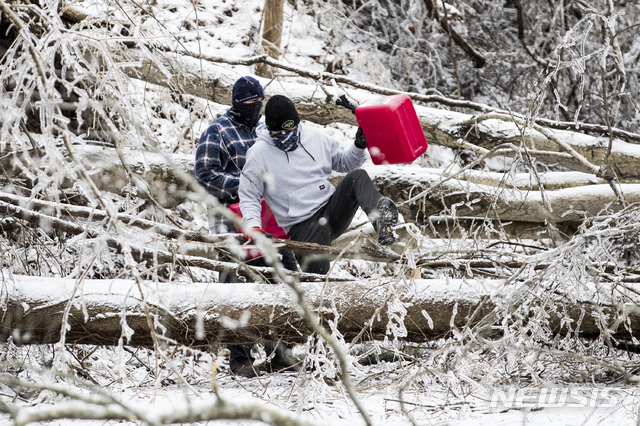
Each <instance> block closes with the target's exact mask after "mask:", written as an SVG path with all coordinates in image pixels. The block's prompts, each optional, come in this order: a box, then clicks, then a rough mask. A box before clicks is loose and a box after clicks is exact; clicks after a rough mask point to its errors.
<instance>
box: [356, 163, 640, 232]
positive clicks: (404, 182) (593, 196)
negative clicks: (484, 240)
mask: <svg viewBox="0 0 640 426" xmlns="http://www.w3.org/2000/svg"><path fill="white" fill-rule="evenodd" d="M367 170H368V171H369V173H370V175H371V176H372V179H373V180H374V182H375V184H376V186H377V187H378V189H379V190H380V192H381V193H383V194H385V195H388V196H391V197H392V198H393V199H394V200H395V201H396V202H397V203H399V204H400V205H399V210H400V212H401V213H402V214H403V216H404V217H405V220H407V221H412V222H416V223H424V221H425V220H426V219H427V218H428V217H429V216H432V215H437V214H439V213H441V212H443V211H444V210H447V214H448V215H451V216H459V217H478V218H483V217H488V218H494V219H500V220H502V221H522V222H534V223H542V222H550V223H562V222H569V221H581V220H583V219H584V218H585V217H594V216H598V215H600V214H605V213H612V212H617V211H619V210H621V209H622V206H621V205H620V204H619V203H618V199H617V197H616V195H615V194H614V193H613V191H612V190H611V187H610V186H609V185H607V184H594V185H587V186H579V187H569V188H563V189H556V190H550V191H547V190H544V192H543V191H541V190H540V188H539V187H538V188H537V189H536V188H533V187H532V188H531V189H530V190H527V189H524V188H523V189H519V188H518V187H517V186H515V187H514V186H513V184H511V186H510V185H509V183H508V181H507V183H506V184H504V185H503V186H502V187H496V186H489V185H483V184H477V183H472V182H470V181H464V180H457V179H450V180H447V181H444V182H443V179H442V176H441V175H438V174H433V173H432V172H430V171H429V170H425V169H422V168H419V167H413V168H409V167H404V168H399V167H393V168H391V167H390V168H387V169H385V170H382V169H376V168H375V167H368V168H367ZM620 188H621V190H622V193H623V194H624V197H625V200H626V202H627V203H629V204H630V203H635V202H639V201H640V184H621V185H620ZM389 194H391V195H389ZM420 194H424V195H422V196H418V195H420Z"/></svg>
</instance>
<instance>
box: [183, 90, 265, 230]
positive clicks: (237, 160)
mask: <svg viewBox="0 0 640 426" xmlns="http://www.w3.org/2000/svg"><path fill="white" fill-rule="evenodd" d="M263 100H264V91H263V89H262V85H261V84H260V82H258V80H256V79H255V78H253V77H241V78H239V79H238V81H236V82H235V84H234V85H233V91H232V107H231V109H229V110H228V111H227V112H225V113H224V114H223V115H222V116H221V117H220V118H218V119H217V120H215V121H214V122H213V123H211V125H210V126H209V127H208V128H207V130H205V131H204V133H203V134H202V136H200V141H199V142H198V149H197V151H196V164H195V170H194V172H195V175H196V179H197V180H198V182H200V184H201V185H202V186H204V187H205V189H206V190H207V191H208V192H209V193H210V194H211V195H213V196H215V197H216V198H218V201H220V203H221V204H223V205H225V206H227V207H228V206H230V205H231V204H233V203H236V202H238V185H239V184H240V171H241V170H242V168H243V167H244V163H245V160H246V153H247V150H248V149H249V148H250V147H251V146H252V145H253V144H254V143H255V141H256V130H257V129H258V128H259V127H264V124H263V123H260V122H258V120H259V119H260V117H261V115H260V110H261V109H262V101H263ZM209 210H210V213H209V230H210V231H211V233H213V234H221V233H226V232H233V230H234V229H235V228H234V226H233V222H231V221H229V220H228V219H226V218H225V217H224V216H222V215H220V214H214V213H213V211H212V209H209Z"/></svg>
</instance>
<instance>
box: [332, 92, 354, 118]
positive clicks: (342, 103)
mask: <svg viewBox="0 0 640 426" xmlns="http://www.w3.org/2000/svg"><path fill="white" fill-rule="evenodd" d="M336 105H339V106H341V107H345V108H346V109H350V110H351V112H353V113H354V114H355V113H356V106H357V105H354V104H352V103H351V102H350V101H349V100H348V99H347V96H346V95H344V94H343V95H341V96H340V97H339V98H338V99H336Z"/></svg>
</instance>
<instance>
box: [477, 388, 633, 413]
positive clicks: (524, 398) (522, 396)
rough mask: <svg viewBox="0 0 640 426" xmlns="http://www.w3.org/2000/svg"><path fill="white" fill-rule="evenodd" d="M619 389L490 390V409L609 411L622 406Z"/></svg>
mask: <svg viewBox="0 0 640 426" xmlns="http://www.w3.org/2000/svg"><path fill="white" fill-rule="evenodd" d="M620 391H621V389H619V388H600V389H598V388H587V387H571V388H569V387H566V388H524V389H518V388H513V387H510V388H505V389H494V391H493V392H492V396H491V405H490V407H491V408H560V407H566V408H584V407H597V408H611V407H614V406H616V405H617V404H618V402H622V401H621V400H620V401H619V400H618V397H616V396H615V394H616V393H619V392H620Z"/></svg>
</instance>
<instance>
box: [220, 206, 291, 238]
mask: <svg viewBox="0 0 640 426" xmlns="http://www.w3.org/2000/svg"><path fill="white" fill-rule="evenodd" d="M261 204H262V213H261V214H260V216H261V218H262V229H264V230H265V232H267V233H268V234H271V235H273V237H274V238H280V239H282V240H288V239H289V236H288V235H287V233H286V232H284V229H282V228H280V226H279V225H278V222H276V218H275V216H274V215H273V212H272V211H271V209H270V208H269V206H268V205H267V203H266V202H265V201H264V198H263V199H262V203H261ZM229 210H231V211H232V212H234V213H235V214H237V215H238V216H240V217H242V212H241V211H240V203H235V204H231V205H230V206H229ZM236 231H238V232H242V230H241V229H240V228H238V227H237V226H236Z"/></svg>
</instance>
